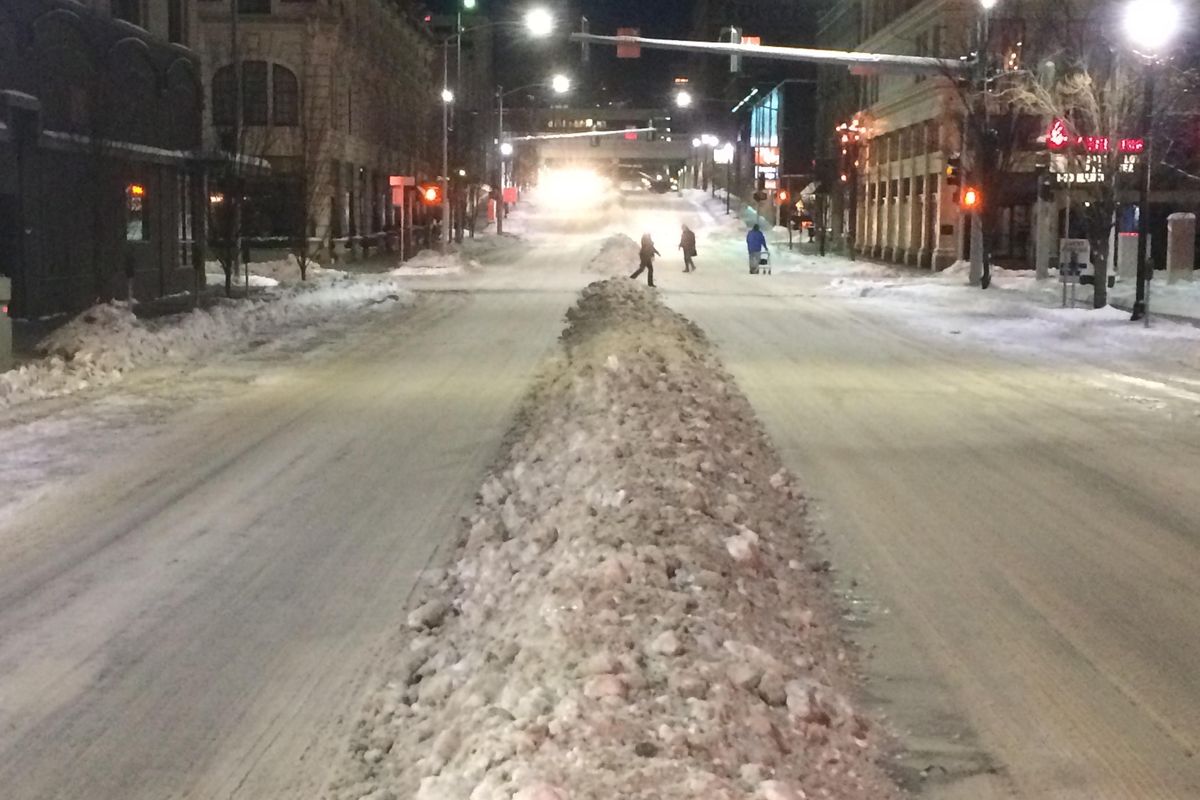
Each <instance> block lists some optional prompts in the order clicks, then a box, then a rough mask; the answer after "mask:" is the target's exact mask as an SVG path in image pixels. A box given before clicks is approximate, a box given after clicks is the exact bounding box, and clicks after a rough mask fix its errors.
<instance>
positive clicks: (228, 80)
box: [212, 61, 300, 127]
mask: <svg viewBox="0 0 1200 800" xmlns="http://www.w3.org/2000/svg"><path fill="white" fill-rule="evenodd" d="M212 109H213V125H216V126H217V127H228V126H231V125H233V124H234V121H235V120H234V116H235V113H236V111H237V82H236V80H235V79H234V71H233V65H232V64H229V65H226V66H224V67H221V68H220V69H219V70H217V72H216V74H215V75H213V84H212ZM242 123H243V124H244V125H247V126H261V125H281V126H293V125H299V124H300V81H299V80H298V79H297V78H296V74H295V73H294V72H292V71H291V70H290V69H288V68H287V67H284V66H280V65H279V64H268V63H267V62H266V61H243V62H242Z"/></svg>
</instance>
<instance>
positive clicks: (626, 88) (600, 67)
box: [427, 0, 696, 106]
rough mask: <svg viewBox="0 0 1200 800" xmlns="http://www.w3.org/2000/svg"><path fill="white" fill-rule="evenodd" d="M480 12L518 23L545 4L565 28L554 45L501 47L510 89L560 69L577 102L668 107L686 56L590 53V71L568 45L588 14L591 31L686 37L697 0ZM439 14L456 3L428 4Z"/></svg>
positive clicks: (489, 3) (506, 5) (500, 2)
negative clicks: (621, 29)
mask: <svg viewBox="0 0 1200 800" xmlns="http://www.w3.org/2000/svg"><path fill="white" fill-rule="evenodd" d="M478 4H479V8H480V10H481V12H482V13H484V14H486V15H488V16H489V17H493V18H505V17H508V18H513V19H518V18H519V17H520V15H521V13H522V12H523V11H524V10H525V9H526V8H528V7H530V6H532V5H538V4H541V5H544V6H545V7H547V8H549V9H550V10H552V11H553V12H554V13H555V14H556V15H557V16H558V18H559V20H560V24H561V30H560V31H559V32H558V33H557V34H556V35H555V41H553V42H534V43H531V42H524V43H501V44H500V47H501V49H500V53H501V56H502V57H501V58H499V59H498V61H499V72H500V74H499V75H498V76H497V77H498V78H499V79H500V80H499V82H501V83H503V84H504V85H506V86H512V85H520V84H522V83H530V82H533V81H535V80H538V79H540V76H542V75H543V74H548V73H549V72H551V71H554V70H561V71H564V72H567V73H568V74H570V75H572V77H573V78H574V79H575V80H576V83H577V86H578V91H577V92H576V93H575V96H574V102H578V103H586V104H589V105H590V104H596V103H603V104H607V103H609V102H614V103H621V102H628V103H630V104H632V105H654V106H662V105H666V104H668V103H669V101H670V97H671V95H672V91H671V89H672V81H673V79H674V77H675V76H676V74H686V67H685V65H686V64H687V57H686V55H684V54H680V53H668V52H663V51H658V52H654V51H644V52H643V54H642V57H641V58H640V59H636V60H629V59H625V60H620V59H617V58H616V57H615V51H614V50H612V49H611V48H596V47H593V48H592V50H591V60H590V64H589V65H588V67H587V69H585V68H584V66H583V65H582V64H581V63H580V48H579V46H578V45H570V44H568V43H567V42H566V36H567V34H568V33H570V32H573V31H577V30H579V24H580V17H581V16H583V15H586V16H587V17H588V19H589V21H590V27H591V32H592V33H600V34H614V33H616V29H617V28H618V27H632V28H639V29H641V31H642V33H643V34H644V35H647V36H661V37H675V38H684V37H686V36H687V35H688V33H689V32H690V30H691V20H692V14H693V12H694V8H695V6H696V3H695V0H478ZM427 5H429V6H430V8H432V9H433V10H434V11H437V12H443V13H445V12H448V11H452V10H454V8H455V7H456V4H455V2H454V0H427Z"/></svg>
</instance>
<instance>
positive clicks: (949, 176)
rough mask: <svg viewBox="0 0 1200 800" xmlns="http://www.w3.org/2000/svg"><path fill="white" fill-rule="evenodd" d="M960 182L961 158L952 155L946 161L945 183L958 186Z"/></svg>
mask: <svg viewBox="0 0 1200 800" xmlns="http://www.w3.org/2000/svg"><path fill="white" fill-rule="evenodd" d="M960 183H962V158H961V157H959V156H952V157H951V158H950V159H948V160H947V161H946V185H947V186H958V185H959V184H960Z"/></svg>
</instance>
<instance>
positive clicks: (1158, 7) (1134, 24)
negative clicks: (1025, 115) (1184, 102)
mask: <svg viewBox="0 0 1200 800" xmlns="http://www.w3.org/2000/svg"><path fill="white" fill-rule="evenodd" d="M1181 23H1182V15H1181V13H1180V10H1179V6H1178V5H1177V4H1176V2H1175V0H1129V2H1128V3H1126V5H1125V15H1124V27H1125V38H1126V39H1127V40H1128V41H1129V44H1130V46H1131V47H1132V48H1133V50H1134V52H1136V53H1138V54H1139V55H1141V56H1142V57H1143V58H1144V59H1145V61H1146V73H1145V86H1144V89H1143V92H1142V136H1143V137H1144V138H1145V140H1146V149H1145V152H1143V153H1142V182H1141V186H1140V187H1139V192H1138V242H1137V289H1136V292H1135V294H1134V301H1133V313H1132V315H1131V317H1130V319H1132V320H1139V319H1143V318H1144V319H1145V320H1146V324H1147V325H1149V324H1150V316H1149V305H1150V278H1151V277H1152V273H1151V269H1150V264H1149V260H1148V259H1147V257H1146V256H1147V249H1148V247H1149V244H1150V180H1151V178H1152V177H1153V174H1154V82H1155V78H1156V77H1157V74H1156V73H1157V66H1158V61H1159V59H1160V58H1162V57H1163V55H1164V54H1165V53H1166V51H1167V50H1168V49H1169V48H1170V46H1171V41H1172V40H1173V39H1174V38H1175V35H1176V34H1177V33H1178V32H1179V28H1180V26H1181Z"/></svg>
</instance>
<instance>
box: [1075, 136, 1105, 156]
mask: <svg viewBox="0 0 1200 800" xmlns="http://www.w3.org/2000/svg"><path fill="white" fill-rule="evenodd" d="M1079 138H1080V141H1081V142H1082V143H1083V149H1084V150H1087V151H1088V152H1089V153H1107V152H1108V151H1109V150H1110V149H1111V148H1112V142H1111V141H1110V140H1109V138H1108V137H1107V136H1081V137H1079Z"/></svg>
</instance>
